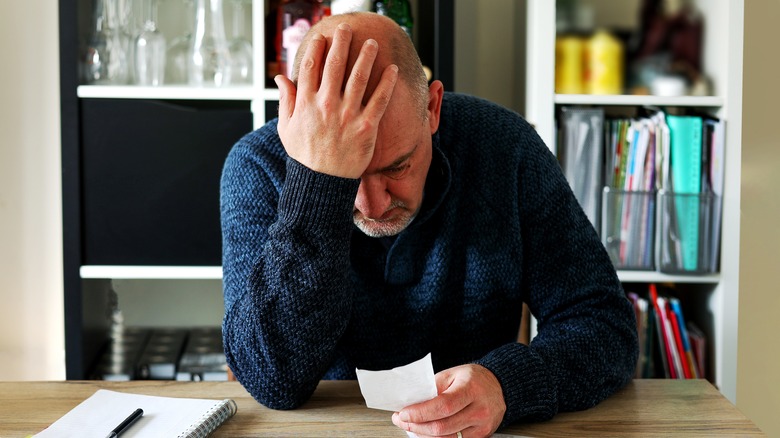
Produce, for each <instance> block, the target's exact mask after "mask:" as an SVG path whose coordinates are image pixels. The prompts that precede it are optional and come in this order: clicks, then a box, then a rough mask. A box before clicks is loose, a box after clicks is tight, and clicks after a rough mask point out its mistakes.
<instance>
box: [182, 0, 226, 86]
mask: <svg viewBox="0 0 780 438" xmlns="http://www.w3.org/2000/svg"><path fill="white" fill-rule="evenodd" d="M231 64H232V62H231V59H230V50H229V49H228V43H227V38H226V37H225V21H224V15H223V12H222V0H195V26H194V32H193V36H192V42H191V44H190V51H189V58H188V69H187V75H188V79H189V81H188V82H189V84H190V85H193V86H198V87H224V86H227V85H230V79H231V76H232V75H231Z"/></svg>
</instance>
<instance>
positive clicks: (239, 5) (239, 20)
mask: <svg viewBox="0 0 780 438" xmlns="http://www.w3.org/2000/svg"><path fill="white" fill-rule="evenodd" d="M251 2H252V0H232V6H233V38H231V40H230V43H229V46H228V48H229V50H230V59H231V61H232V66H231V75H232V78H231V80H230V82H231V84H234V85H235V84H250V83H252V57H253V53H252V42H251V41H249V40H248V39H247V38H246V33H245V26H244V23H245V22H246V12H247V9H246V8H245V7H244V6H245V5H246V4H250V5H251ZM250 15H251V14H250Z"/></svg>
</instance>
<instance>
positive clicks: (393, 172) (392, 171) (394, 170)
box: [382, 164, 411, 179]
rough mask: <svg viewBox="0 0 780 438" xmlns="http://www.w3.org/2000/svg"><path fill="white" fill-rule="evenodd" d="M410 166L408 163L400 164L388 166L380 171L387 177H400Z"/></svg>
mask: <svg viewBox="0 0 780 438" xmlns="http://www.w3.org/2000/svg"><path fill="white" fill-rule="evenodd" d="M410 167H411V166H410V165H409V164H404V165H402V166H396V167H390V168H388V169H384V170H383V171H382V174H383V175H384V176H386V177H388V178H392V179H401V178H403V177H404V175H406V171H407V170H409V168H410Z"/></svg>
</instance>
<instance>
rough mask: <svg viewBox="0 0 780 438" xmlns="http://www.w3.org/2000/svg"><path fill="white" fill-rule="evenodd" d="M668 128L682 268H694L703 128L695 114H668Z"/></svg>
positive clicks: (686, 269)
mask: <svg viewBox="0 0 780 438" xmlns="http://www.w3.org/2000/svg"><path fill="white" fill-rule="evenodd" d="M666 122H667V124H668V125H669V130H670V132H671V134H670V135H671V145H670V154H671V173H672V175H671V177H672V188H673V191H674V193H675V199H674V208H675V212H676V215H677V226H678V233H679V234H678V235H679V240H680V248H681V252H682V261H681V262H682V263H681V264H680V265H679V266H678V268H680V269H681V270H685V271H695V270H697V268H698V264H699V197H698V196H685V195H698V194H699V193H700V192H701V166H702V134H703V133H702V130H703V121H702V118H701V117H698V116H675V115H667V116H666Z"/></svg>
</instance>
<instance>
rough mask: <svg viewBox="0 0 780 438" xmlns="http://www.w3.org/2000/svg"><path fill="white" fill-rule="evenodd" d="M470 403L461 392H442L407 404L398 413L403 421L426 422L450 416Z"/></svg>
mask: <svg viewBox="0 0 780 438" xmlns="http://www.w3.org/2000/svg"><path fill="white" fill-rule="evenodd" d="M469 403H470V400H468V399H467V398H466V397H464V393H463V392H453V393H443V394H439V395H438V396H436V397H434V398H432V399H430V400H428V401H424V402H422V403H417V404H414V405H411V406H407V407H405V408H403V409H402V410H401V412H399V413H398V417H399V419H400V420H401V421H403V422H409V423H428V422H431V421H437V420H441V419H443V418H447V417H450V416H452V415H454V414H456V413H458V412H460V411H462V410H463V409H465V408H466V406H468V405H469Z"/></svg>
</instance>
